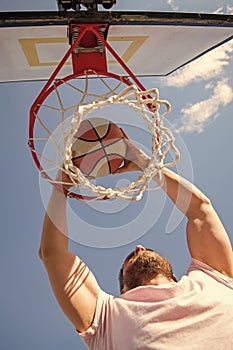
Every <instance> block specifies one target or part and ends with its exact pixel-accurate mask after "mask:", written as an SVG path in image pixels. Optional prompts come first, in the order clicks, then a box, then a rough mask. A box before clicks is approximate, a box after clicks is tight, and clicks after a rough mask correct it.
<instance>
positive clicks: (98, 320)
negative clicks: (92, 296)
mask: <svg viewBox="0 0 233 350" xmlns="http://www.w3.org/2000/svg"><path fill="white" fill-rule="evenodd" d="M110 297H111V296H110V295H109V294H107V293H105V292H104V291H103V290H101V289H100V291H99V294H98V299H97V304H96V311H95V316H94V320H93V322H92V324H91V326H90V327H89V328H88V329H87V330H86V331H85V332H82V333H80V332H78V334H79V335H80V337H81V338H82V339H83V340H84V341H86V340H88V339H89V338H91V337H93V336H94V335H95V333H96V331H97V329H98V328H99V327H101V326H102V323H103V322H104V319H105V306H106V304H107V303H108V300H109V298H110Z"/></svg>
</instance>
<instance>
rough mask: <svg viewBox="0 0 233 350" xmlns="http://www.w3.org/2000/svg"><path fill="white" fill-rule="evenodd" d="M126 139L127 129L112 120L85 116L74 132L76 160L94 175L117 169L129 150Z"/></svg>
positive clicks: (73, 159) (74, 161)
mask: <svg viewBox="0 0 233 350" xmlns="http://www.w3.org/2000/svg"><path fill="white" fill-rule="evenodd" d="M123 139H124V135H123V132H122V131H121V129H120V128H119V127H118V126H117V125H116V124H115V123H113V122H112V121H109V120H107V119H104V118H99V117H93V118H89V119H85V120H83V121H82V122H81V123H80V126H79V129H78V131H77V133H76V134H75V135H74V140H73V143H72V147H71V151H72V162H73V164H74V165H75V166H76V167H78V168H79V169H80V170H81V172H82V173H83V174H85V175H88V176H91V177H101V176H106V175H109V174H111V173H114V172H115V171H116V170H117V169H118V168H119V167H120V165H121V164H122V162H123V160H124V157H125V154H126V144H125V142H124V140H123Z"/></svg>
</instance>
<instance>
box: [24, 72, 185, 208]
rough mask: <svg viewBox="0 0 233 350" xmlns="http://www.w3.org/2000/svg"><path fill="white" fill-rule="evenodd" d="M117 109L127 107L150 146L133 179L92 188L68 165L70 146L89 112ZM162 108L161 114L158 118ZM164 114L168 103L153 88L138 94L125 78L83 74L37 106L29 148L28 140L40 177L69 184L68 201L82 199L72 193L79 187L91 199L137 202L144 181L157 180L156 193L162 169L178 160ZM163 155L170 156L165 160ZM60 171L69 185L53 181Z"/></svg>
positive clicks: (55, 87) (62, 83)
mask: <svg viewBox="0 0 233 350" xmlns="http://www.w3.org/2000/svg"><path fill="white" fill-rule="evenodd" d="M125 83H127V85H128V86H127V87H125ZM117 105H123V106H126V107H127V108H128V109H129V110H133V111H134V112H135V113H136V114H137V115H138V116H140V117H141V118H142V119H143V120H144V122H145V123H146V125H147V129H148V130H149V132H150V135H151V144H152V147H151V158H150V162H149V164H148V166H147V168H146V169H144V170H143V171H142V173H141V174H140V176H139V177H138V178H137V179H135V180H134V181H132V182H130V183H129V184H128V185H127V186H124V187H120V188H119V187H115V188H114V187H109V186H107V187H104V186H102V185H101V186H100V185H96V183H95V181H92V180H90V179H89V178H88V177H87V176H86V175H84V174H83V173H82V172H81V171H80V169H79V168H77V167H76V166H75V165H74V164H73V161H72V143H73V139H74V135H75V134H76V133H77V131H78V129H79V126H80V123H81V121H82V120H84V119H85V118H88V117H89V116H90V115H92V114H93V113H101V112H102V111H103V110H104V109H105V108H106V107H108V106H111V107H112V106H117ZM162 106H163V109H164V110H165V111H164V112H163V113H162V114H160V113H159V112H160V109H161V107H162ZM169 112H170V104H169V103H168V102H167V101H164V100H160V99H159V93H158V90H157V89H155V88H153V89H150V90H147V91H140V90H139V89H138V88H137V87H136V86H134V85H130V83H129V82H128V81H127V80H126V79H125V78H123V81H121V80H120V79H119V80H116V79H109V78H108V77H107V78H106V77H102V76H98V75H97V74H95V75H94V77H93V75H91V78H90V76H89V74H88V72H86V74H85V77H84V78H83V79H74V80H73V81H69V82H66V81H56V82H54V85H53V86H52V88H51V89H50V93H49V94H46V98H45V99H44V100H43V101H42V102H41V103H40V105H39V106H38V105H37V106H36V112H34V118H35V126H34V136H33V138H31V139H30V140H29V144H32V143H31V142H32V141H33V147H32V151H33V152H35V153H36V156H37V158H38V161H39V163H40V170H41V174H42V175H43V176H45V177H47V178H48V179H49V181H50V182H52V183H53V184H55V185H59V186H64V185H67V184H69V185H70V184H71V185H72V186H73V187H72V191H70V192H69V195H70V196H71V197H76V198H79V199H82V198H85V196H82V195H80V194H78V195H76V192H78V191H80V190H81V189H83V188H84V189H86V190H87V191H89V192H91V194H92V197H90V198H92V199H94V200H96V199H103V198H121V199H127V200H131V201H137V200H140V199H141V198H142V195H143V193H144V191H145V190H147V189H148V184H149V182H150V181H151V179H152V178H153V177H154V176H156V175H157V177H156V179H157V180H156V181H157V186H156V188H159V187H160V186H161V185H162V183H163V175H162V169H163V167H164V166H167V167H168V166H173V165H175V164H176V162H177V161H178V159H179V152H178V150H177V148H176V146H175V144H174V136H173V133H172V131H171V129H170V128H168V127H166V126H165V125H164V118H165V117H166V116H167V114H168V113H169ZM126 118H127V116H126ZM168 152H169V154H172V156H170V160H169V161H166V155H167V154H168ZM59 169H60V170H62V172H65V173H66V174H67V175H68V176H69V178H70V182H68V183H63V182H62V181H58V180H57V179H56V174H57V171H58V170H59ZM90 198H89V199H90Z"/></svg>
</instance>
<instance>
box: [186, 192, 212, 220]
mask: <svg viewBox="0 0 233 350" xmlns="http://www.w3.org/2000/svg"><path fill="white" fill-rule="evenodd" d="M189 209H190V210H189V213H188V214H189V215H187V216H188V217H189V218H190V219H191V218H199V219H205V218H206V217H207V215H208V214H210V213H211V212H213V211H214V208H213V206H212V202H211V200H210V199H209V198H208V197H206V196H203V197H201V198H199V200H198V201H197V203H196V205H195V206H193V207H192V208H189Z"/></svg>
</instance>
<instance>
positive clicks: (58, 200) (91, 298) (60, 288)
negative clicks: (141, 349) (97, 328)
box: [39, 188, 99, 332]
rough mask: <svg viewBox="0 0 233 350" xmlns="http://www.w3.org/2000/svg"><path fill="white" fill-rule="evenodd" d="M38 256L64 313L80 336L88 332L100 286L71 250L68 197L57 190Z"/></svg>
mask: <svg viewBox="0 0 233 350" xmlns="http://www.w3.org/2000/svg"><path fill="white" fill-rule="evenodd" d="M77 229H78V228H77ZM39 255H40V258H41V259H42V261H43V263H44V265H45V267H46V270H47V273H48V276H49V279H50V283H51V286H52V288H53V291H54V295H55V297H56V299H57V301H58V303H59V305H60V306H61V308H62V310H63V311H64V313H65V314H66V316H67V317H68V318H69V319H70V321H71V322H72V323H73V325H74V326H75V328H76V329H77V330H78V331H79V332H83V331H85V330H87V329H88V328H89V326H90V325H91V323H92V321H93V318H94V315H95V309H96V301H97V296H98V291H99V286H98V284H97V282H96V280H95V277H94V276H93V274H92V273H91V272H90V270H89V269H88V267H87V266H86V265H85V264H84V263H83V262H82V261H81V260H80V259H79V258H78V257H77V256H75V255H73V254H72V253H71V252H69V250H68V232H67V219H66V196H65V195H64V193H62V192H60V191H58V190H56V189H55V188H54V189H53V191H52V195H51V198H50V201H49V204H48V208H47V212H46V214H45V218H44V224H43V231H42V238H41V245H40V250H39Z"/></svg>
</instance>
